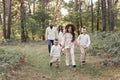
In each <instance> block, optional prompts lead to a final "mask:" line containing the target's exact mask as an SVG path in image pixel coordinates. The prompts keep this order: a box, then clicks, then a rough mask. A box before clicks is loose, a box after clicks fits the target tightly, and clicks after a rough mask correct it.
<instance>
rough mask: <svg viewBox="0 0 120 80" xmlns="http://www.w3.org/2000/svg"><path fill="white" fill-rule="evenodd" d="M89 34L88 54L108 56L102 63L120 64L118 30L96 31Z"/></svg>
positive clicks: (119, 37)
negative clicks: (89, 45)
mask: <svg viewBox="0 0 120 80" xmlns="http://www.w3.org/2000/svg"><path fill="white" fill-rule="evenodd" d="M90 36H91V42H92V43H91V47H90V49H89V51H90V52H89V53H90V55H93V56H97V55H99V56H106V57H104V58H109V59H105V60H104V61H103V62H102V63H103V65H109V64H111V65H120V32H96V33H91V34H90ZM116 57H117V58H116Z"/></svg>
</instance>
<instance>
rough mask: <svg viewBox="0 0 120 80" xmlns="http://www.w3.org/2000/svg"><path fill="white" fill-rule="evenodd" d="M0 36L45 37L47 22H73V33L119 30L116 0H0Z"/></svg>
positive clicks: (31, 38)
mask: <svg viewBox="0 0 120 80" xmlns="http://www.w3.org/2000/svg"><path fill="white" fill-rule="evenodd" d="M0 14H1V15H0V38H1V39H14V40H21V41H22V42H26V41H27V40H44V33H45V29H46V27H48V22H49V21H53V22H54V24H55V26H56V27H57V26H58V25H59V24H63V25H64V26H65V25H66V24H67V23H73V24H74V25H75V26H76V33H77V34H80V28H81V27H83V26H86V27H87V28H88V31H89V32H96V31H119V30H120V15H119V14H120V1H119V0H0Z"/></svg>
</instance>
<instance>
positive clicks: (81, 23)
mask: <svg viewBox="0 0 120 80" xmlns="http://www.w3.org/2000/svg"><path fill="white" fill-rule="evenodd" d="M81 6H82V2H81V0H79V11H80V26H81V28H82V27H83V22H82V9H81Z"/></svg>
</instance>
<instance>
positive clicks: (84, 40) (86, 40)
mask: <svg viewBox="0 0 120 80" xmlns="http://www.w3.org/2000/svg"><path fill="white" fill-rule="evenodd" d="M81 32H82V34H80V35H79V36H78V43H79V45H80V51H81V63H82V64H85V63H86V53H87V49H88V47H89V46H90V36H89V35H88V34H86V32H87V30H86V28H85V27H83V28H82V29H81Z"/></svg>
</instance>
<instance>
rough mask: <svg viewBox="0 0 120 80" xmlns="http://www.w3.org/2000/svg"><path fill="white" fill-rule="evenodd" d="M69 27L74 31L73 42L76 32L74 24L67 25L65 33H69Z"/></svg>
mask: <svg viewBox="0 0 120 80" xmlns="http://www.w3.org/2000/svg"><path fill="white" fill-rule="evenodd" d="M69 27H71V29H72V32H71V34H72V36H73V38H72V42H73V41H74V40H75V33H74V31H75V26H74V25H73V24H67V25H66V27H65V29H66V31H65V33H68V29H69Z"/></svg>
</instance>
